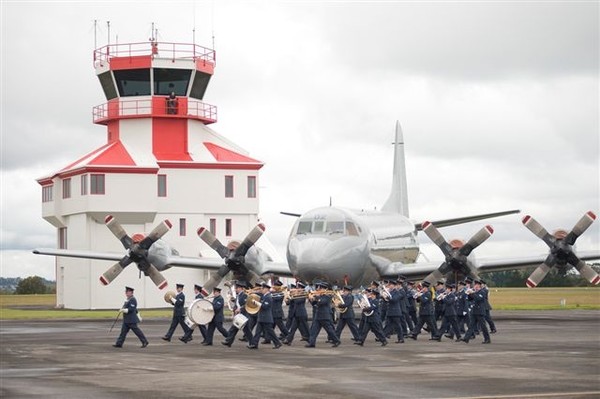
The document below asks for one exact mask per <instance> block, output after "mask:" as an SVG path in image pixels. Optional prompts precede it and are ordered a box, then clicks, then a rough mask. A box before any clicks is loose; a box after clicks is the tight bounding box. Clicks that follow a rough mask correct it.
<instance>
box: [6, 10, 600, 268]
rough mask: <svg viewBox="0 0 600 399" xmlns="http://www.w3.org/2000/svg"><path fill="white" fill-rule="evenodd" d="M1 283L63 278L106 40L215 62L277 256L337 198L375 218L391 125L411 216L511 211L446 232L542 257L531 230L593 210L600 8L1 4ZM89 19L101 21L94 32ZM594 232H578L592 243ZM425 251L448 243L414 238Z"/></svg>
mask: <svg viewBox="0 0 600 399" xmlns="http://www.w3.org/2000/svg"><path fill="white" fill-rule="evenodd" d="M0 7H1V13H2V38H1V44H2V46H1V47H2V49H1V61H0V64H1V83H2V90H1V101H2V102H1V107H2V109H1V115H0V117H1V118H0V119H1V120H0V128H1V134H2V142H1V147H2V176H1V178H2V181H1V184H2V187H1V188H2V199H1V200H2V202H1V206H2V221H1V255H2V258H1V261H2V270H1V273H0V275H1V276H2V277H16V276H23V277H26V276H29V275H34V274H37V275H41V276H43V277H46V278H51V279H54V278H55V276H54V267H53V265H54V259H53V258H52V257H42V256H33V255H30V250H31V249H32V248H34V247H55V246H56V239H55V229H54V228H53V227H52V226H51V225H50V224H49V223H47V222H45V221H44V220H43V219H42V218H41V187H40V186H39V185H38V184H37V182H36V178H39V177H42V176H46V175H48V174H50V173H51V172H54V171H56V170H58V169H60V168H62V167H64V166H66V165H67V164H69V163H70V162H72V161H74V160H76V159H78V158H79V157H80V156H82V155H84V154H86V153H88V152H89V151H91V150H93V149H95V148H97V147H100V146H101V145H102V144H104V143H105V140H106V128H105V127H103V126H99V125H94V124H93V123H92V117H91V116H92V114H91V111H92V107H93V106H95V105H98V104H102V103H104V102H105V101H106V100H105V98H104V97H103V94H102V92H101V89H100V85H99V83H98V80H97V78H96V76H95V72H94V69H93V65H92V51H93V49H94V46H95V43H96V46H97V47H100V46H103V45H105V44H106V43H107V40H108V29H107V26H106V21H110V37H111V38H110V40H111V42H112V43H114V42H119V43H125V42H142V41H147V40H148V38H149V37H150V35H151V24H152V23H153V22H154V23H155V26H156V27H157V28H158V32H159V34H158V39H159V41H167V42H192V40H193V37H194V36H193V29H194V27H195V39H196V43H197V44H200V45H204V46H207V47H212V43H213V39H212V36H213V34H214V44H215V48H216V51H217V67H216V70H215V75H214V76H213V78H212V80H211V83H210V85H209V87H208V90H207V92H206V95H205V101H206V102H207V103H210V104H214V105H216V106H217V107H218V122H217V123H216V124H214V125H211V127H212V128H213V129H215V130H216V131H217V132H219V133H220V134H222V135H224V136H225V137H227V138H229V139H231V140H232V141H233V142H235V143H237V144H239V145H240V146H242V147H243V148H245V149H246V150H247V151H249V153H250V156H252V157H253V158H256V159H259V160H261V161H263V162H265V166H264V167H263V169H262V170H261V171H260V181H259V184H260V216H261V218H262V220H263V221H264V222H265V223H266V225H267V235H268V237H269V239H270V240H271V241H272V242H273V243H274V244H275V245H276V247H278V248H280V249H281V251H282V255H283V247H284V245H285V241H286V238H287V236H288V234H289V230H290V228H291V226H292V224H293V222H294V219H293V218H290V217H286V216H282V215H279V213H278V212H279V211H290V212H297V213H302V212H305V211H307V210H309V209H311V208H314V207H317V206H323V205H328V204H329V199H330V197H331V198H332V201H333V204H334V205H339V206H348V207H355V208H370V209H373V208H377V209H379V208H380V207H381V206H382V205H383V203H384V202H385V200H386V199H387V197H388V195H389V189H390V185H391V169H392V155H393V149H392V146H391V142H392V140H393V135H394V126H395V123H396V120H399V121H400V123H401V124H402V127H403V130H404V138H405V142H406V158H407V159H406V166H407V170H408V194H409V202H410V216H411V218H413V219H414V220H415V221H416V222H421V221H423V220H435V219H442V218H450V217H458V216H464V215H471V214H477V213H485V212H494V211H501V210H507V209H521V210H522V211H523V212H522V214H521V215H520V216H510V217H504V218H500V219H493V220H490V221H489V222H476V223H471V224H467V225H464V226H459V227H451V228H446V229H443V230H442V232H443V234H444V235H445V236H446V237H447V238H455V237H463V238H465V239H468V238H469V237H470V236H471V235H472V234H474V233H475V232H476V231H477V230H478V229H479V228H481V227H482V226H483V225H484V224H486V223H491V224H492V225H493V226H494V228H495V230H496V231H495V234H494V236H493V237H492V238H491V239H490V240H488V242H486V243H485V244H484V245H482V246H481V247H479V248H478V249H477V250H476V251H475V253H476V254H477V255H478V256H479V257H488V256H517V255H537V254H541V253H545V252H546V247H545V245H544V244H543V243H542V242H541V241H540V240H538V239H537V238H535V237H534V236H533V234H531V233H530V232H529V231H528V230H526V229H525V228H524V227H523V226H522V225H521V223H520V219H521V217H522V216H523V215H524V214H531V215H532V216H534V217H535V218H536V219H537V220H538V221H539V222H540V223H541V224H542V225H544V226H545V227H546V228H547V229H548V230H554V229H555V228H558V227H562V228H566V229H568V230H569V229H571V228H572V227H573V225H574V224H575V222H576V221H577V220H579V218H580V217H581V216H582V215H583V213H585V212H586V211H588V210H593V211H594V212H596V213H598V212H600V200H599V198H600V156H599V153H600V143H599V142H600V138H599V137H600V134H599V98H598V97H599V64H598V63H599V47H600V43H599V3H598V2H597V1H581V2H578V1H565V2H560V1H548V2H544V1H530V2H527V1H522V2H515V1H473V2H468V1H462V2H441V1H436V2H412V1H406V2H400V1H398V2H394V1H385V2H383V1H382V2H377V1H368V2H366V1H365V2H357V1H356V2H350V1H329V2H328V1H285V2H283V1H281V2H276V1H223V0H219V1H202V2H201V1H198V2H177V1H169V2H150V1H144V2H124V1H118V2H117V1H114V2H112V1H111V2H108V1H106V2H87V1H79V2H70V1H62V2H51V1H44V2H41V1H40V2H28V1H7V0H4V1H2V3H0ZM94 20H97V21H98V27H97V29H96V35H95V30H94ZM599 226H600V223H599V222H598V221H596V222H595V223H594V224H593V225H592V227H590V229H589V230H588V231H587V232H586V233H585V235H583V236H582V237H581V238H580V239H579V240H578V248H579V249H580V250H583V249H586V250H587V249H598V248H599V246H600V244H599V243H600V227H599ZM420 236H421V241H422V243H423V244H424V245H423V247H422V249H423V251H424V252H425V255H426V256H427V257H428V258H430V259H432V260H433V259H441V253H440V251H439V249H437V248H436V247H434V246H433V244H431V243H430V242H429V240H428V238H427V237H426V236H425V235H423V234H421V235H420Z"/></svg>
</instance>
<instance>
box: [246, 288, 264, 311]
mask: <svg viewBox="0 0 600 399" xmlns="http://www.w3.org/2000/svg"><path fill="white" fill-rule="evenodd" d="M260 306H261V305H260V297H259V296H258V295H257V294H254V293H251V294H248V299H246V304H245V305H244V308H245V309H246V312H248V313H249V314H257V313H258V311H259V310H260Z"/></svg>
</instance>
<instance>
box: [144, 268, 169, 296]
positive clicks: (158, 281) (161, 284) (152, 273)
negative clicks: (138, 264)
mask: <svg viewBox="0 0 600 399" xmlns="http://www.w3.org/2000/svg"><path fill="white" fill-rule="evenodd" d="M146 275H148V277H150V280H152V282H153V283H154V284H155V285H156V286H157V287H158V289H159V290H162V289H163V288H165V287H166V286H167V285H168V282H167V279H166V278H165V277H164V276H163V275H162V273H161V272H159V271H158V269H157V268H156V267H155V266H154V265H150V266H149V267H148V269H146Z"/></svg>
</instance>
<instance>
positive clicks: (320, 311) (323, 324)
mask: <svg viewBox="0 0 600 399" xmlns="http://www.w3.org/2000/svg"><path fill="white" fill-rule="evenodd" d="M317 293H318V292H317ZM313 306H315V307H316V310H315V319H314V320H313V324H312V326H311V328H310V338H309V339H308V345H307V346H310V347H314V346H315V344H316V342H317V337H318V336H319V332H321V328H323V329H325V331H326V332H327V337H328V339H329V340H331V341H333V343H334V345H335V346H337V345H339V344H340V340H339V338H338V337H337V335H336V334H335V330H334V329H333V321H332V319H331V297H330V296H329V295H317V296H316V299H315V300H314V301H313Z"/></svg>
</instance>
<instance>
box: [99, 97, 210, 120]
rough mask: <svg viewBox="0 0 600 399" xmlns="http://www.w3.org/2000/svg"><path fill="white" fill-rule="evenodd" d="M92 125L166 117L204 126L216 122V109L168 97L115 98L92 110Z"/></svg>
mask: <svg viewBox="0 0 600 399" xmlns="http://www.w3.org/2000/svg"><path fill="white" fill-rule="evenodd" d="M92 112H93V118H94V123H98V124H106V123H108V122H109V121H110V120H114V119H131V118H148V117H166V118H188V119H197V120H200V121H201V122H202V123H204V124H205V125H208V124H210V123H214V122H216V121H217V107H216V106H215V105H210V104H206V103H204V102H202V101H199V100H194V99H192V98H188V97H181V98H177V99H175V101H173V100H170V101H169V98H168V97H163V96H155V97H147V98H143V99H140V98H136V99H123V98H117V99H114V100H110V101H109V102H107V103H104V104H101V105H97V106H95V107H94V109H93V111H92Z"/></svg>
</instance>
